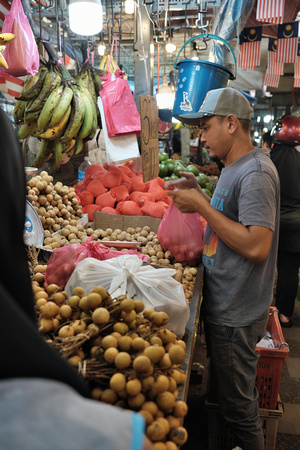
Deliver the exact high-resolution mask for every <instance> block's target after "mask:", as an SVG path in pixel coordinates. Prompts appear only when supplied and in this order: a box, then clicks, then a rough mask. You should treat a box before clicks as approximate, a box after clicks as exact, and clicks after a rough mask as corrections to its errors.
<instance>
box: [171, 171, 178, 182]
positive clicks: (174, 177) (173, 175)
mask: <svg viewBox="0 0 300 450" xmlns="http://www.w3.org/2000/svg"><path fill="white" fill-rule="evenodd" d="M178 178H179V177H178V176H177V175H175V173H172V175H171V176H170V180H178Z"/></svg>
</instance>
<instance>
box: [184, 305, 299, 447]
mask: <svg viewBox="0 0 300 450" xmlns="http://www.w3.org/2000/svg"><path fill="white" fill-rule="evenodd" d="M292 319H293V322H292V323H293V326H292V327H291V328H283V330H282V331H283V336H284V339H285V341H286V342H287V343H288V344H289V349H290V352H289V358H287V359H286V360H285V363H284V365H283V369H282V373H281V379H280V389H279V395H280V398H281V401H282V403H283V408H284V412H283V415H282V417H281V418H279V420H278V430H277V439H276V446H275V450H300V345H299V343H300V302H298V301H296V304H295V311H294V315H293V318H292ZM207 369H208V360H207V358H206V346H205V340H204V336H203V330H200V333H199V334H198V336H197V339H196V345H195V351H194V357H193V366H192V373H191V378H190V385H189V392H188V399H187V402H188V406H189V412H188V414H187V416H186V418H185V421H184V425H185V427H186V428H187V430H188V433H189V439H188V441H187V443H186V444H185V445H184V446H182V447H181V448H182V450H216V449H212V448H210V446H209V444H208V427H209V420H208V415H209V413H210V412H209V410H208V409H207V405H206V402H205V393H206V389H207ZM218 450H219V449H218ZM220 450H225V447H224V449H223V448H222V449H220ZM226 450H227V449H226ZM268 450H269V449H268Z"/></svg>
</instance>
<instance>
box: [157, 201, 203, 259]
mask: <svg viewBox="0 0 300 450" xmlns="http://www.w3.org/2000/svg"><path fill="white" fill-rule="evenodd" d="M203 235H204V230H203V226H202V221H201V216H200V214H198V213H182V212H180V211H179V209H178V208H176V206H175V205H174V202H173V201H172V202H171V204H170V206H169V208H168V209H167V210H166V211H165V212H164V215H163V218H162V220H161V222H160V225H159V227H158V230H157V239H158V240H159V243H160V244H161V246H162V247H163V249H164V250H165V251H167V250H169V252H171V254H172V255H173V256H174V258H175V259H176V261H178V262H186V263H187V264H189V265H190V266H194V265H196V264H198V263H199V262H200V261H201V257H202V249H203Z"/></svg>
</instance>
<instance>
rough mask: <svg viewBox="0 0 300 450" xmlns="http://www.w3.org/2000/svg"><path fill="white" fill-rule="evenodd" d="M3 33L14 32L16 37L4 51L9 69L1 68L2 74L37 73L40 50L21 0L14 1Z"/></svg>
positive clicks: (20, 75)
mask: <svg viewBox="0 0 300 450" xmlns="http://www.w3.org/2000/svg"><path fill="white" fill-rule="evenodd" d="M2 33H13V34H14V35H15V36H16V38H15V39H14V40H13V41H12V42H10V43H9V44H8V45H7V47H6V49H5V50H4V51H3V56H4V58H5V60H6V62H7V64H8V69H7V70H4V69H0V75H12V76H14V77H22V76H25V75H35V74H36V73H37V71H38V69H39V52H38V48H37V45H36V42H35V38H34V35H33V32H32V29H31V26H30V24H29V21H28V19H27V17H26V15H25V13H24V10H23V6H22V3H21V0H13V1H12V4H11V7H10V11H9V12H8V13H7V14H6V16H5V19H4V23H3V28H2Z"/></svg>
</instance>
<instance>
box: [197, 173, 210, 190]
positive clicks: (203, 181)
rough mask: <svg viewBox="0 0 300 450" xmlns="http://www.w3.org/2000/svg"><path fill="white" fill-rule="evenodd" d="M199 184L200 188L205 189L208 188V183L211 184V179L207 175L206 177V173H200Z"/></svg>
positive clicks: (198, 176)
mask: <svg viewBox="0 0 300 450" xmlns="http://www.w3.org/2000/svg"><path fill="white" fill-rule="evenodd" d="M196 178H197V181H198V184H199V186H200V187H202V188H205V187H206V183H208V182H209V178H208V177H207V175H205V173H202V172H200V173H199V175H196Z"/></svg>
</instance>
